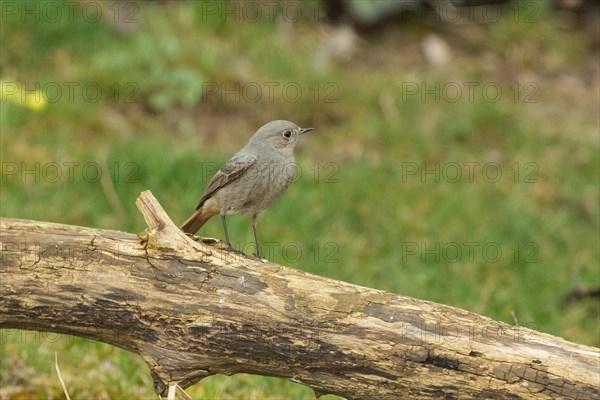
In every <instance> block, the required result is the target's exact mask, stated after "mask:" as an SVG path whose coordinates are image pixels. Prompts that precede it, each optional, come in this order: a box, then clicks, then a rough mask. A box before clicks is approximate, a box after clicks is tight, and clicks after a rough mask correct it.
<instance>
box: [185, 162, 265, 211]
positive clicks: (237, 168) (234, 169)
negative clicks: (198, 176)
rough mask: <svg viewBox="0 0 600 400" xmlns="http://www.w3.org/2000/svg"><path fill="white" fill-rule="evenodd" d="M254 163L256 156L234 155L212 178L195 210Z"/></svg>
mask: <svg viewBox="0 0 600 400" xmlns="http://www.w3.org/2000/svg"><path fill="white" fill-rule="evenodd" d="M255 162H256V156H254V155H250V154H247V153H246V154H236V155H235V156H233V157H232V158H231V160H229V161H227V162H226V163H225V164H224V165H223V166H222V167H221V169H220V170H218V171H217V173H216V174H215V175H214V176H213V177H212V179H211V180H210V182H209V183H208V186H207V187H206V190H205V191H204V194H203V195H202V198H201V199H200V202H199V203H198V206H197V207H196V210H197V209H199V208H200V207H202V204H204V202H205V201H206V200H207V199H208V198H210V197H211V196H212V195H213V193H215V192H216V191H217V190H219V189H221V188H222V187H224V186H226V185H228V184H229V183H231V182H233V181H235V180H236V179H237V178H239V177H240V175H242V174H243V173H244V172H245V171H246V170H248V168H250V166H251V165H252V164H254V163H255Z"/></svg>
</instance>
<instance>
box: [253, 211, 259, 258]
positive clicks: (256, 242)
mask: <svg viewBox="0 0 600 400" xmlns="http://www.w3.org/2000/svg"><path fill="white" fill-rule="evenodd" d="M257 217H258V214H254V215H253V216H252V230H253V231H254V243H255V244H256V256H257V257H259V258H260V246H259V245H258V236H257V235H256V222H257Z"/></svg>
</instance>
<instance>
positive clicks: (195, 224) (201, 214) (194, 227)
mask: <svg viewBox="0 0 600 400" xmlns="http://www.w3.org/2000/svg"><path fill="white" fill-rule="evenodd" d="M214 215H215V214H214V213H211V212H207V211H206V210H205V209H204V207H200V208H199V209H197V210H196V211H194V213H193V214H192V215H191V216H190V217H189V218H188V219H187V220H185V222H184V223H183V224H182V225H181V227H180V229H181V230H182V231H184V232H185V233H191V234H192V235H193V234H195V233H196V232H198V230H199V229H200V228H202V225H204V224H205V223H206V221H208V220H209V219H211V218H212V217H213V216H214Z"/></svg>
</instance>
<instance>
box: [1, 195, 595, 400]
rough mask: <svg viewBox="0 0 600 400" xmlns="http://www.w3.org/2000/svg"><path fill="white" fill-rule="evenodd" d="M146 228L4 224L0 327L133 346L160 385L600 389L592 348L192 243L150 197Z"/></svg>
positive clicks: (408, 394)
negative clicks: (211, 379)
mask: <svg viewBox="0 0 600 400" xmlns="http://www.w3.org/2000/svg"><path fill="white" fill-rule="evenodd" d="M137 204H138V208H139V209H140V211H141V212H142V214H143V215H144V219H145V220H146V224H147V226H148V229H147V232H146V236H145V237H144V239H143V240H142V239H140V238H139V237H138V236H136V235H133V234H130V233H124V232H117V231H108V230H99V229H93V228H84V227H77V226H69V225H61V224H54V223H46V222H36V221H28V220H20V219H12V218H2V219H1V220H0V229H1V230H0V232H1V235H0V249H1V254H2V259H1V268H0V279H1V284H0V309H1V310H2V312H1V314H0V327H2V328H18V329H29V330H37V331H50V332H58V333H67V334H73V335H77V336H82V337H86V338H89V339H94V340H99V341H102V342H106V343H110V344H112V345H115V346H118V347H121V348H123V349H126V350H129V351H132V352H135V353H139V354H140V355H142V357H143V358H144V360H146V362H147V363H148V365H149V366H150V369H151V371H152V375H153V377H154V382H155V389H156V391H157V393H159V394H161V395H166V394H167V392H168V387H169V385H172V384H174V383H178V384H179V385H180V386H181V387H182V388H186V387H188V386H190V385H193V384H194V383H196V382H198V381H199V380H200V379H202V378H204V377H206V376H209V375H213V374H217V373H221V374H226V375H230V374H235V373H250V374H259V375H268V376H275V377H281V378H287V379H291V380H293V381H295V382H300V383H302V384H305V385H307V386H310V387H312V388H313V389H314V390H315V393H316V394H317V395H321V394H325V393H333V394H337V395H340V396H344V397H347V398H352V399H366V398H372V399H400V398H417V397H418V398H420V399H426V398H440V397H445V398H497V399H508V398H510V399H518V398H523V399H532V398H536V399H540V398H573V399H575V398H576V399H597V398H599V397H600V388H599V382H600V372H599V368H600V353H599V349H597V348H593V347H588V346H583V345H578V344H575V343H571V342H567V341H565V340H563V339H561V338H558V337H555V336H551V335H547V334H543V333H540V332H536V331H533V330H530V329H527V328H522V327H514V326H510V325H507V324H504V323H501V322H497V321H494V320H491V319H489V318H486V317H483V316H480V315H477V314H474V313H471V312H467V311H464V310H461V309H457V308H453V307H449V306H445V305H441V304H436V303H432V302H428V301H423V300H418V299H413V298H410V297H406V296H399V295H395V294H392V293H387V292H383V291H379V290H374V289H369V288H365V287H360V286H356V285H352V284H348V283H345V282H340V281H335V280H332V279H327V278H323V277H320V276H315V275H311V274H307V273H304V272H302V271H298V270H294V269H290V268H287V267H284V266H281V265H278V264H274V263H270V262H263V261H261V260H258V259H256V258H252V257H246V256H243V255H239V254H234V253H229V252H227V251H225V250H224V249H223V245H222V244H221V243H214V242H213V243H204V242H201V241H200V242H196V241H194V240H192V239H191V238H190V237H188V236H186V235H185V234H183V233H182V232H181V231H180V230H179V229H178V228H177V227H176V226H175V225H174V224H173V222H172V221H171V220H170V219H169V218H168V216H167V215H166V214H165V212H164V210H163V209H162V208H161V207H160V205H159V204H158V202H156V199H154V197H152V195H151V194H150V192H144V193H142V195H141V196H140V198H139V199H138V202H137Z"/></svg>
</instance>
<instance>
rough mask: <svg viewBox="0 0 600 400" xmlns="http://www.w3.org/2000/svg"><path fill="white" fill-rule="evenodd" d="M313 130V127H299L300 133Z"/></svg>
mask: <svg viewBox="0 0 600 400" xmlns="http://www.w3.org/2000/svg"><path fill="white" fill-rule="evenodd" d="M314 130H315V128H300V134H301V135H302V134H303V133H306V132H310V131H314Z"/></svg>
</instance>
